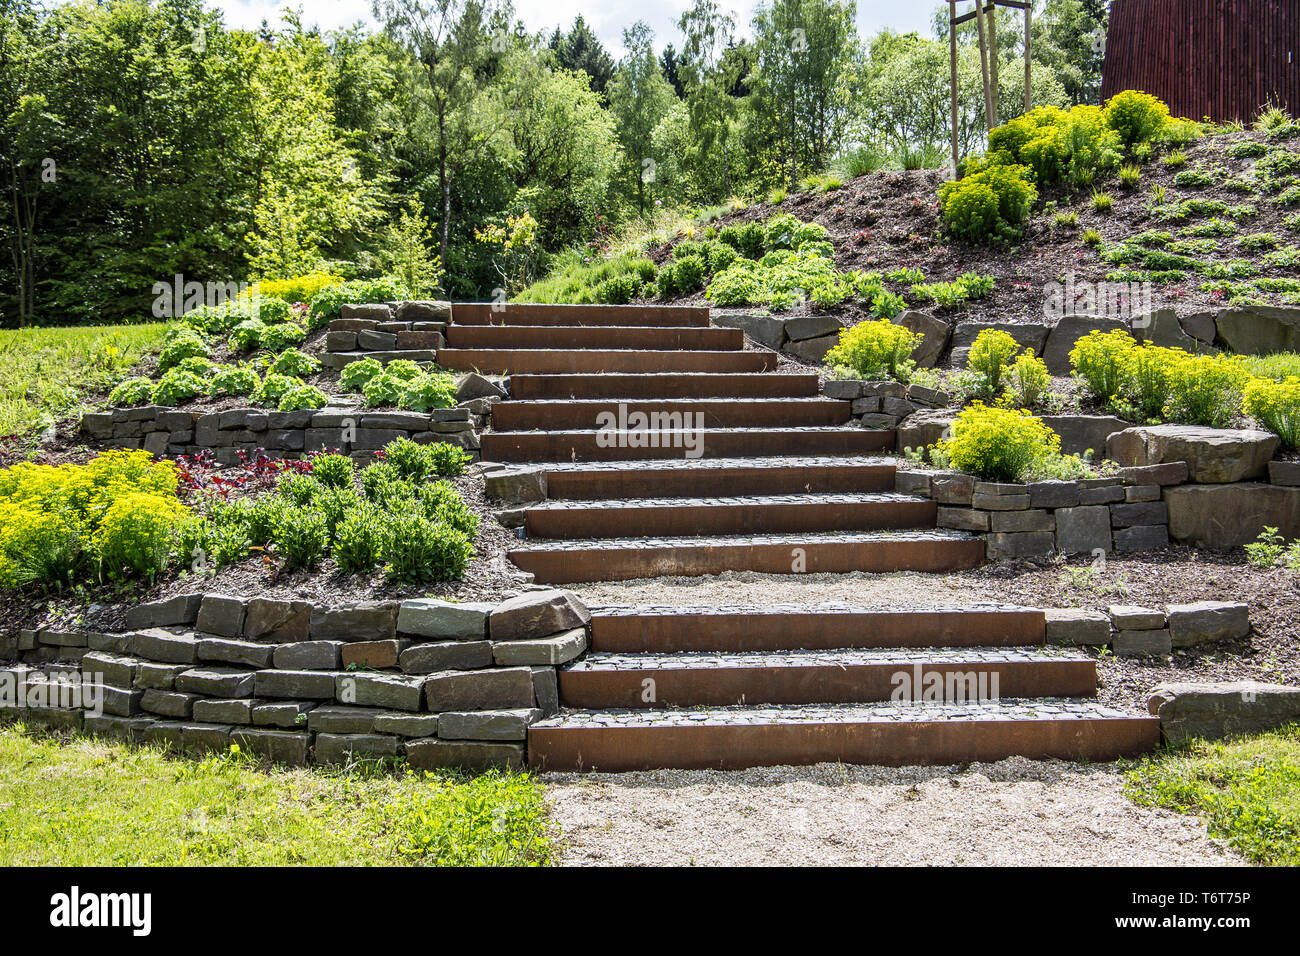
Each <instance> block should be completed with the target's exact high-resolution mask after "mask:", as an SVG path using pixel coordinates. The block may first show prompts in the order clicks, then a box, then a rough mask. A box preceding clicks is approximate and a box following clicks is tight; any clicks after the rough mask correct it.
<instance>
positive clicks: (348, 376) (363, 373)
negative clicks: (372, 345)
mask: <svg viewBox="0 0 1300 956" xmlns="http://www.w3.org/2000/svg"><path fill="white" fill-rule="evenodd" d="M383 371H384V366H383V364H382V363H381V362H380V361H379V360H378V359H372V358H368V359H362V360H361V361H359V362H349V363H348V364H347V365H345V366H343V371H341V372H340V373H339V384H341V385H342V386H343V387H344V388H345V389H347V390H348V391H349V392H360V391H361V390H362V389H364V388H365V387H366V383H367V382H369V381H370V380H371V379H372V378H374V377H375V376H376V375H380V374H382V373H383Z"/></svg>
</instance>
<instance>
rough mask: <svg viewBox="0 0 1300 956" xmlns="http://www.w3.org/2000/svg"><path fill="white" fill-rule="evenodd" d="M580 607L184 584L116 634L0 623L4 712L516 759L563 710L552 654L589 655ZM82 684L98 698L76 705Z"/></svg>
mask: <svg viewBox="0 0 1300 956" xmlns="http://www.w3.org/2000/svg"><path fill="white" fill-rule="evenodd" d="M590 620H591V615H590V612H589V611H588V610H587V608H586V607H585V606H584V605H583V604H582V602H581V601H579V600H578V598H577V597H576V596H575V595H573V594H572V593H571V592H568V591H559V590H550V589H535V590H529V591H525V592H524V593H523V594H521V595H519V596H518V597H515V598H511V599H509V600H506V601H502V602H499V603H493V604H485V603H470V602H463V603H457V602H449V601H439V600H432V599H417V600H408V601H402V602H397V601H372V602H364V603H356V604H350V605H345V606H332V607H331V606H320V605H314V604H312V603H311V602H307V601H281V600H271V599H262V598H253V599H245V598H239V597H234V596H230V595H216V594H208V595H186V596H182V597H177V598H172V599H169V600H166V601H161V602H156V603H152V604H144V605H141V606H139V607H136V608H133V609H132V610H131V611H130V612H129V616H128V625H129V629H128V630H125V631H121V632H114V633H103V632H100V631H96V630H93V629H89V628H80V627H77V628H62V627H59V628H40V629H34V630H23V631H19V632H16V633H9V634H7V635H3V636H0V661H5V660H10V661H15V663H13V664H10V665H7V666H0V703H3V704H8V706H6V707H4V708H0V717H2V716H3V715H4V714H10V715H14V716H17V717H18V718H21V719H24V720H30V721H33V722H39V723H43V724H46V725H52V726H57V727H64V728H70V729H78V730H85V731H87V732H92V733H100V734H105V735H108V736H113V737H118V738H124V739H128V740H132V741H137V742H153V743H161V744H166V745H170V746H172V747H174V748H176V749H180V750H187V751H224V750H226V749H228V748H229V746H230V745H231V744H238V745H239V746H240V747H241V748H243V749H246V750H249V751H252V752H254V753H257V754H261V755H264V756H266V757H269V758H271V759H273V760H276V761H280V762H284V763H291V764H303V763H307V762H316V763H336V762H342V761H346V760H348V759H350V758H351V757H399V756H404V757H406V758H407V759H408V760H409V761H410V763H411V764H412V765H413V766H415V767H418V768H423V769H433V768H437V767H451V766H458V767H466V768H470V769H484V768H487V767H519V766H522V765H523V764H524V763H525V758H526V752H525V748H526V741H527V729H528V726H529V725H530V724H531V723H533V722H534V721H535V720H538V719H540V718H541V717H543V716H550V715H552V714H554V713H556V712H557V711H558V709H559V694H558V685H557V681H556V667H557V666H558V665H560V664H564V663H567V662H569V661H571V660H573V659H575V658H577V657H579V656H580V655H582V654H583V653H584V652H585V650H586V648H587V641H588V635H589V623H590ZM77 682H82V683H83V684H86V683H89V685H90V686H91V687H92V688H97V689H98V692H99V694H100V700H101V706H100V707H95V706H93V705H91V706H76V701H75V700H74V699H72V698H71V697H70V694H71V691H70V688H71V687H73V686H75V685H76V684H77ZM19 699H20V700H21V702H22V703H23V704H24V706H18V707H17V708H14V707H13V702H14V701H15V700H19ZM83 703H85V704H88V705H89V704H92V702H91V701H90V700H86V701H83ZM96 710H101V711H102V712H101V713H95V711H96Z"/></svg>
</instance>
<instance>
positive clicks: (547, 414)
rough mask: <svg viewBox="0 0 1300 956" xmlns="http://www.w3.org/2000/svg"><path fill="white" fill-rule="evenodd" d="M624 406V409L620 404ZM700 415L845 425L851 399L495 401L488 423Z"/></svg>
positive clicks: (733, 424)
mask: <svg viewBox="0 0 1300 956" xmlns="http://www.w3.org/2000/svg"><path fill="white" fill-rule="evenodd" d="M620 405H621V406H623V409H625V411H623V410H621V409H620V407H619V406H620ZM637 413H643V414H646V415H653V414H656V413H658V414H668V415H679V416H680V415H690V416H692V417H691V418H690V419H682V420H689V421H698V419H696V418H695V417H694V416H696V415H703V416H704V419H703V425H704V427H705V428H780V427H786V428H789V427H797V426H800V425H843V424H845V423H846V422H848V420H849V403H848V402H844V401H840V400H839V399H835V398H828V399H825V400H821V401H819V400H815V399H814V400H808V399H803V400H800V401H792V402H783V401H781V400H780V399H773V400H771V401H735V400H734V399H721V400H719V399H657V400H650V401H647V400H644V399H631V400H625V401H622V402H619V401H609V400H606V401H585V402H584V401H572V402H568V401H558V402H526V401H514V402H498V403H497V404H496V405H495V406H493V408H492V427H493V428H496V429H499V430H501V431H503V432H504V431H528V430H529V429H534V428H536V429H563V430H572V429H585V428H598V427H600V424H601V422H602V421H603V420H605V419H603V418H602V416H608V415H612V416H614V420H615V421H618V420H619V419H620V417H623V416H629V415H635V414H637Z"/></svg>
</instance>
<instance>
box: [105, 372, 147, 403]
mask: <svg viewBox="0 0 1300 956" xmlns="http://www.w3.org/2000/svg"><path fill="white" fill-rule="evenodd" d="M153 388H154V385H153V381H152V380H151V379H148V378H128V379H127V380H126V381H125V382H122V383H121V384H120V385H118V386H117V387H116V388H115V389H113V391H111V392H109V394H108V403H109V404H110V405H116V406H117V407H118V408H127V407H129V406H131V405H148V404H149V402H150V401H152V400H153Z"/></svg>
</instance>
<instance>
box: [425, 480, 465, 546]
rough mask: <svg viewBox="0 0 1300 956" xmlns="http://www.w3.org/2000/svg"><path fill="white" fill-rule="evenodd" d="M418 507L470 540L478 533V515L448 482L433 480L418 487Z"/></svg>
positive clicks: (434, 519)
mask: <svg viewBox="0 0 1300 956" xmlns="http://www.w3.org/2000/svg"><path fill="white" fill-rule="evenodd" d="M419 500H420V507H421V508H423V509H424V516H425V517H426V518H428V519H430V520H431V521H440V522H442V523H443V524H446V525H450V526H451V527H453V528H455V529H456V530H457V531H460V532H461V533H463V534H465V535H466V536H467V537H469V538H470V539H471V540H472V539H473V537H474V535H476V534H477V533H478V515H476V514H474V512H473V511H471V510H470V508H469V506H468V505H467V504H465V499H463V498H462V497H461V496H460V495H459V494H457V493H456V489H455V488H454V487H452V485H451V483H450V482H446V481H434V482H430V483H429V484H427V485H424V486H423V487H422V488H420V491H419Z"/></svg>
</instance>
